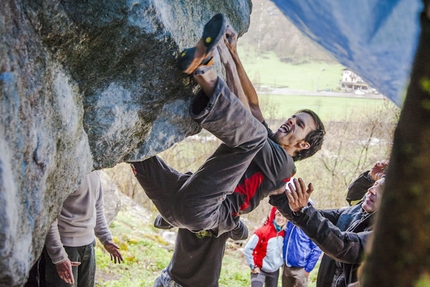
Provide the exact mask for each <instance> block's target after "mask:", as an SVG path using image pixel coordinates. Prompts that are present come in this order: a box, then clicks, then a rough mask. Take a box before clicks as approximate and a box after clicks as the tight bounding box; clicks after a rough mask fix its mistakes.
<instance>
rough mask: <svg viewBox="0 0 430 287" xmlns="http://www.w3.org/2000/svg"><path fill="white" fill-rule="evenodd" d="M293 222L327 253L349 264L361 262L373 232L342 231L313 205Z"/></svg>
mask: <svg viewBox="0 0 430 287" xmlns="http://www.w3.org/2000/svg"><path fill="white" fill-rule="evenodd" d="M293 223H294V224H296V225H297V226H298V227H300V228H301V229H302V230H303V232H304V233H305V234H306V235H307V236H309V238H310V239H312V241H313V242H315V243H316V244H317V245H318V246H319V247H320V248H321V250H322V251H323V252H324V253H325V254H327V255H328V256H330V257H331V258H333V259H334V260H337V261H340V262H343V263H347V264H359V263H360V262H361V260H362V256H363V253H364V248H365V245H366V241H367V238H368V237H369V235H370V234H371V233H372V232H371V231H363V232H359V233H354V232H346V231H341V230H340V229H339V228H338V227H336V226H335V225H334V224H333V223H331V222H330V220H328V219H327V218H324V217H323V216H322V215H321V214H320V213H319V212H318V211H317V210H315V209H314V208H313V207H312V206H310V207H309V208H307V209H306V210H305V211H304V212H303V213H302V214H301V215H300V216H297V217H295V218H294V219H293Z"/></svg>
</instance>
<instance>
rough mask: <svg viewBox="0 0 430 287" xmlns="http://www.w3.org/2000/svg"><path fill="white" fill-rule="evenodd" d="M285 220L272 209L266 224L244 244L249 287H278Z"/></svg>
mask: <svg viewBox="0 0 430 287" xmlns="http://www.w3.org/2000/svg"><path fill="white" fill-rule="evenodd" d="M286 223H287V219H286V218H285V217H284V216H283V215H282V214H281V213H280V212H279V211H278V210H277V209H276V208H274V207H273V208H272V209H271V211H270V214H269V218H268V220H267V221H266V223H265V224H264V225H263V226H262V227H260V228H258V229H257V230H256V231H255V232H254V234H253V235H252V236H251V238H250V239H249V241H248V243H247V244H246V246H245V248H244V250H243V253H244V254H245V259H246V262H247V263H248V265H249V267H250V268H251V286H252V287H261V286H263V285H265V286H266V287H276V286H278V279H279V268H280V267H281V266H282V263H283V261H284V260H283V258H282V247H283V244H284V235H285V230H284V229H283V228H284V226H285V224H286Z"/></svg>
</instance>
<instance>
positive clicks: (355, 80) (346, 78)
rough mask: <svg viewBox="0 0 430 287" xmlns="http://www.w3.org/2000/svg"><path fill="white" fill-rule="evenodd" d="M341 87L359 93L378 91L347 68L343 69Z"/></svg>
mask: <svg viewBox="0 0 430 287" xmlns="http://www.w3.org/2000/svg"><path fill="white" fill-rule="evenodd" d="M340 89H341V90H344V91H347V92H355V93H357V94H365V93H366V94H367V93H375V92H376V90H375V89H374V88H372V87H370V86H369V85H368V84H367V83H366V82H365V81H363V79H362V78H361V77H360V76H358V75H357V74H356V73H354V72H353V71H351V70H349V69H346V68H345V69H343V73H342V80H341V81H340Z"/></svg>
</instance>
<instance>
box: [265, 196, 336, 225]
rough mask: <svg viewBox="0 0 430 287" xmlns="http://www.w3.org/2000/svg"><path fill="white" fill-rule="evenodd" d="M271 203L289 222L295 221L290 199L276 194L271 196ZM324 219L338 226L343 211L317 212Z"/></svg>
mask: <svg viewBox="0 0 430 287" xmlns="http://www.w3.org/2000/svg"><path fill="white" fill-rule="evenodd" d="M269 203H270V204H271V205H273V206H275V207H276V208H277V209H278V210H279V212H281V213H282V215H283V216H285V217H286V218H287V219H288V220H292V221H294V218H293V215H292V210H291V208H290V206H289V204H288V197H287V196H286V195H285V194H283V193H282V194H276V195H271V196H269ZM317 212H318V213H320V214H321V216H322V217H325V218H327V219H328V220H330V222H332V223H333V224H336V222H337V220H338V218H339V216H340V214H341V213H342V209H325V210H319V211H317Z"/></svg>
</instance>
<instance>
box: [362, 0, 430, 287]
mask: <svg viewBox="0 0 430 287" xmlns="http://www.w3.org/2000/svg"><path fill="white" fill-rule="evenodd" d="M423 2H424V7H425V9H424V12H423V13H422V14H421V19H420V20H421V29H422V30H421V36H420V40H419V45H418V50H417V53H416V56H415V61H414V64H413V67H412V72H411V77H410V78H411V80H410V84H409V87H408V91H407V95H406V99H405V102H404V105H403V109H402V112H401V115H400V119H399V123H398V126H397V128H396V131H395V134H394V145H393V151H392V154H391V159H390V167H389V169H388V173H387V180H386V185H385V190H384V195H383V197H382V201H381V206H380V212H379V215H378V218H377V222H376V226H375V233H374V240H373V242H372V245H371V252H370V254H369V255H368V257H367V259H366V261H365V263H364V265H363V274H362V276H361V278H360V282H361V286H364V287H368V286H369V287H370V286H371V287H373V286H382V287H384V286H390V287H393V286H401V287H405V286H406V287H407V286H430V177H429V173H430V52H429V49H430V0H424V1H423Z"/></svg>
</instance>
